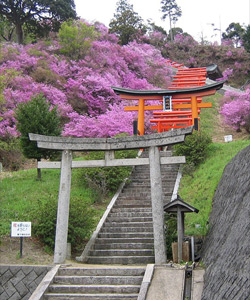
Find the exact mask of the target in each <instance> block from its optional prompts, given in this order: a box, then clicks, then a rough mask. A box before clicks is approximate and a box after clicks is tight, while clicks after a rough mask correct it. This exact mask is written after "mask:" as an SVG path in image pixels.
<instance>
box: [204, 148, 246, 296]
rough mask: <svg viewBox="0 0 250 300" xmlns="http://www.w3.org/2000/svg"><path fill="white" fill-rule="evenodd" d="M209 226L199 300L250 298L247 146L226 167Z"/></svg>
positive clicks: (214, 201) (215, 197)
mask: <svg viewBox="0 0 250 300" xmlns="http://www.w3.org/2000/svg"><path fill="white" fill-rule="evenodd" d="M209 226H210V230H209V233H208V236H207V238H206V240H205V244H204V246H203V261H204V263H205V265H206V267H207V268H206V272H205V282H204V289H203V294H202V300H211V299H213V300H222V299H225V300H247V299H250V298H249V297H250V296H249V295H250V276H249V274H250V146H248V147H246V148H245V149H243V150H242V151H241V152H239V153H238V154H237V155H236V156H235V157H234V158H233V159H232V161H231V162H230V163H229V164H228V165H227V166H226V168H225V170H224V173H223V176H222V178H221V181H220V183H219V185H218V187H217V190H216V193H215V196H214V199H213V209H212V213H211V216H210V220H209Z"/></svg>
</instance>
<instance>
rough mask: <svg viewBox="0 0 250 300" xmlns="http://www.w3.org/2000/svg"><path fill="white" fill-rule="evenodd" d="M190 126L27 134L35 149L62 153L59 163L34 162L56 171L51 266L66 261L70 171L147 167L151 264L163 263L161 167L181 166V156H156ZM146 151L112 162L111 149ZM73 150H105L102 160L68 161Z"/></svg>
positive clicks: (112, 153) (182, 158) (163, 235)
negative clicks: (81, 134)
mask: <svg viewBox="0 0 250 300" xmlns="http://www.w3.org/2000/svg"><path fill="white" fill-rule="evenodd" d="M192 130H193V127H192V126H191V127H186V128H181V129H175V130H172V131H168V132H163V133H155V134H151V135H144V136H129V137H122V138H71V137H54V136H43V135H38V134H32V133H30V134H29V137H30V140H31V141H36V142H37V146H38V147H39V148H44V149H51V150H58V151H62V159H61V161H60V162H38V168H60V169H61V177H60V187H59V196H58V209H57V225H56V238H55V251H54V263H55V264H61V263H64V262H65V259H66V249H67V236H68V219H69V203H70V188H71V170H72V168H82V167H110V166H133V165H148V164H149V165H150V182H151V201H152V216H153V231H154V250H155V251H154V252H155V263H156V264H164V263H166V259H167V257H166V249H165V234H164V210H163V198H162V181H161V168H160V166H161V165H162V164H180V163H185V157H183V156H177V157H160V151H159V147H162V146H166V145H171V144H176V143H180V142H183V141H184V139H185V136H186V135H187V134H191V133H192ZM142 148H148V149H149V158H135V159H115V158H114V157H115V156H114V151H115V150H124V149H125V150H126V149H142ZM73 151H105V159H104V160H92V161H72V152H73Z"/></svg>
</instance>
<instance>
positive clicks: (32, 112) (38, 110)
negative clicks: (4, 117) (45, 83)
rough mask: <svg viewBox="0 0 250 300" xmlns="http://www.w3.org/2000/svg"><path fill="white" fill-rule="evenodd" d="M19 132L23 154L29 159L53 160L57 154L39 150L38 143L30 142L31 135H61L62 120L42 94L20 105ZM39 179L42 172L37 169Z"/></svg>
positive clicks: (17, 111)
mask: <svg viewBox="0 0 250 300" xmlns="http://www.w3.org/2000/svg"><path fill="white" fill-rule="evenodd" d="M15 117H16V120H17V130H18V131H19V132H20V133H21V137H20V143H21V147H22V152H23V154H24V156H25V157H27V158H35V159H36V160H37V161H40V160H41V158H45V159H48V158H52V157H53V156H54V155H55V152H53V151H51V150H47V149H40V148H37V145H36V142H32V141H30V140H29V133H37V134H43V135H50V136H58V135H60V134H61V128H60V118H59V116H58V114H57V109H56V107H54V108H53V109H50V104H49V103H48V102H47V101H46V99H45V97H44V96H43V95H42V94H39V95H37V96H35V97H33V98H32V99H31V100H30V101H28V102H26V103H21V104H20V105H18V107H17V110H16V115H15ZM37 178H38V179H41V170H40V169H37Z"/></svg>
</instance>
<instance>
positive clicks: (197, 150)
mask: <svg viewBox="0 0 250 300" xmlns="http://www.w3.org/2000/svg"><path fill="white" fill-rule="evenodd" d="M211 143H212V138H211V137H210V136H209V135H208V134H207V133H205V132H202V131H194V132H193V134H192V135H189V136H187V137H186V139H185V141H184V142H183V143H181V144H178V145H175V146H174V153H175V154H176V155H184V156H186V162H187V165H193V166H197V165H199V164H200V163H201V162H202V161H204V160H205V158H206V155H207V151H208V146H209V144H211Z"/></svg>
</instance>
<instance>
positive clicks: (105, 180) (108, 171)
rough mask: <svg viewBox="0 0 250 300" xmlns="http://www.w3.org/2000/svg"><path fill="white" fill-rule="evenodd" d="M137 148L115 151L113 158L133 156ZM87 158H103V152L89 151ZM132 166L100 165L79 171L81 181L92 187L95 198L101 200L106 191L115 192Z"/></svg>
mask: <svg viewBox="0 0 250 300" xmlns="http://www.w3.org/2000/svg"><path fill="white" fill-rule="evenodd" d="M136 155H137V150H123V151H116V152H115V158H134V157H136ZM86 159H87V160H99V159H104V152H101V151H95V152H90V153H89V154H88V155H87V156H86ZM131 170H132V167H100V168H84V169H82V170H81V171H80V172H81V173H80V175H79V176H80V177H81V180H82V182H83V183H84V184H85V185H86V186H88V187H90V188H91V189H93V190H94V191H95V193H96V195H95V198H96V200H97V199H99V200H102V199H103V197H105V196H106V195H107V194H108V192H115V191H116V190H117V189H118V187H119V185H120V184H121V183H122V182H123V180H124V179H125V178H127V177H129V175H130V173H131Z"/></svg>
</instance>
